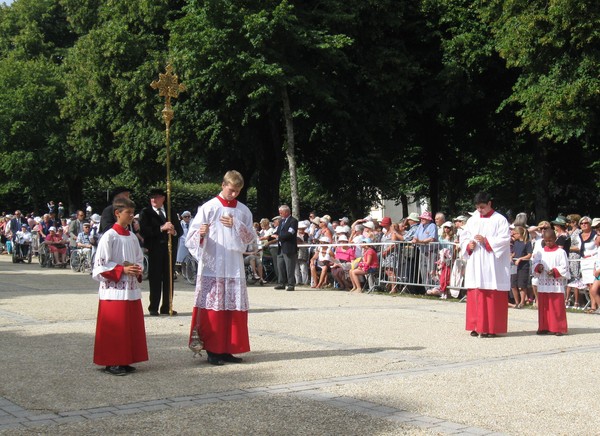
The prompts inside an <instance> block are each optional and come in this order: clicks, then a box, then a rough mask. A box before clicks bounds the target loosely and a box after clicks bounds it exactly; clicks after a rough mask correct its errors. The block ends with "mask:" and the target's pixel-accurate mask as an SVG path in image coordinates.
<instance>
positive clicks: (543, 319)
mask: <svg viewBox="0 0 600 436" xmlns="http://www.w3.org/2000/svg"><path fill="white" fill-rule="evenodd" d="M537 304H538V330H548V331H549V332H552V333H563V334H566V333H567V311H566V310H565V296H564V294H562V293H550V292H538V298H537Z"/></svg>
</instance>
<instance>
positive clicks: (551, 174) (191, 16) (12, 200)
mask: <svg viewBox="0 0 600 436" xmlns="http://www.w3.org/2000/svg"><path fill="white" fill-rule="evenodd" d="M599 19H600V5H597V4H596V3H595V2H592V1H589V0H588V1H585V0H552V1H540V0H534V1H525V0H509V1H504V0H502V1H501V0H491V1H488V2H480V1H474V0H452V1H449V0H418V1H406V0H399V1H398V0H396V1H392V0H380V1H375V0H362V1H361V0H347V1H342V0H327V1H313V0H308V1H298V0H267V1H261V2H258V1H253V0H241V1H232V0H130V1H127V2H122V1H116V0H15V1H14V3H12V4H11V5H9V6H4V5H0V59H1V60H2V62H0V158H1V159H0V174H1V176H2V178H1V180H0V205H1V206H0V207H1V208H2V209H7V208H8V209H13V208H17V207H20V208H24V209H26V210H27V209H28V208H30V209H31V210H34V209H39V208H41V207H42V206H43V205H45V204H46V202H47V201H48V200H49V199H54V200H55V201H57V200H62V201H63V202H65V201H66V202H68V205H69V209H70V210H75V209H77V208H80V207H82V206H83V204H84V202H86V201H90V202H92V203H93V204H94V205H95V208H96V209H99V208H101V207H102V206H103V205H104V203H105V202H106V190H107V189H110V187H112V186H115V185H121V184H126V185H128V186H131V187H132V188H133V189H134V191H135V192H136V194H137V195H138V198H140V199H143V198H144V197H143V195H144V194H145V192H146V191H147V190H148V188H149V187H151V186H153V185H159V184H164V179H165V159H166V156H165V147H164V125H163V123H162V118H161V110H162V107H163V102H162V101H161V99H160V98H159V97H158V95H157V93H156V92H155V91H154V90H153V89H152V88H151V87H150V83H151V82H152V81H153V80H155V79H156V78H157V77H158V74H159V72H162V71H164V68H165V65H166V64H167V63H168V62H170V63H171V64H172V65H173V67H174V70H175V72H176V73H177V74H178V75H179V79H180V81H181V82H183V83H185V84H186V86H187V91H186V92H185V93H182V94H181V95H180V96H179V98H178V99H177V101H176V102H174V109H175V119H174V121H173V124H172V129H171V140H172V142H171V143H172V153H171V154H172V163H171V168H172V179H174V181H175V185H176V186H177V189H178V194H177V195H175V196H174V201H175V202H176V204H174V207H175V208H176V209H178V208H179V209H182V208H190V207H192V206H193V204H194V201H196V202H200V201H202V200H204V199H205V198H204V197H205V196H206V189H208V188H202V187H201V186H202V185H201V184H203V183H215V182H219V180H220V177H221V176H222V174H223V173H224V172H225V171H226V170H228V169H237V170H239V171H240V172H241V173H242V174H243V175H244V177H245V178H246V181H247V182H246V185H247V187H248V188H251V189H249V190H245V191H244V193H243V196H244V197H245V199H250V198H249V197H251V199H250V202H251V204H252V205H253V209H254V210H253V211H254V212H255V213H256V214H257V216H259V217H260V216H270V215H271V214H272V213H273V212H274V211H275V210H276V208H277V205H278V204H280V203H282V202H285V203H292V201H293V200H292V198H296V199H297V202H298V204H297V206H295V207H296V208H297V209H298V210H297V211H296V210H295V213H297V214H299V215H305V214H306V212H307V211H308V210H312V209H318V210H324V211H327V212H330V213H332V214H335V213H343V214H351V215H353V216H361V215H362V214H364V213H365V212H366V211H367V210H368V209H369V207H370V206H371V204H372V203H373V202H374V201H376V200H377V199H378V198H381V197H383V198H386V199H393V200H396V201H398V202H402V203H403V204H404V205H406V202H407V198H409V197H410V198H415V197H416V198H424V199H427V200H428V201H429V203H430V205H431V209H432V210H433V211H437V210H442V211H445V212H447V213H449V214H457V213H462V212H464V211H466V210H469V209H470V208H471V207H472V205H471V204H470V203H471V198H472V196H473V193H475V192H476V191H479V190H487V191H489V192H491V193H492V195H493V196H494V197H495V199H496V201H497V203H498V204H499V205H501V207H502V209H503V210H504V211H506V212H507V213H516V212H519V211H528V212H532V213H535V215H536V217H539V219H541V218H548V217H552V216H553V215H556V214H558V213H569V212H572V211H579V212H584V213H588V214H594V213H596V212H600V210H598V206H597V204H598V193H597V192H598V187H599V186H600V180H599V177H598V176H597V175H596V172H595V171H596V169H597V167H598V165H599V162H600V160H599V159H598V158H597V155H598V154H597V145H596V144H597V142H598V127H597V124H598V123H597V118H598V108H599V104H598V103H599V96H600V93H599V90H600V83H599V81H600V78H599V76H598V72H597V71H598V70H599V66H600V58H599V50H600V49H599V48H598V47H600V45H599V44H598V38H599V37H598V32H597V28H598V24H599V22H598V21H599ZM206 186H214V185H206ZM194 192H196V193H197V194H196V196H194V194H193V193H194ZM194 197H195V198H194Z"/></svg>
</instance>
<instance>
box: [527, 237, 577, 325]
mask: <svg viewBox="0 0 600 436" xmlns="http://www.w3.org/2000/svg"><path fill="white" fill-rule="evenodd" d="M542 237H543V238H544V248H541V249H540V250H538V251H536V252H535V253H534V255H533V258H532V266H533V274H534V275H535V276H536V277H537V278H538V285H537V288H538V331H537V334H538V335H546V334H554V335H557V336H561V335H564V334H566V333H567V311H566V310H565V287H566V286H567V281H568V280H569V278H570V277H571V275H570V274H569V257H568V256H567V253H566V252H565V250H563V249H562V248H561V247H559V246H558V245H556V234H555V233H554V230H545V231H544V233H543V235H542Z"/></svg>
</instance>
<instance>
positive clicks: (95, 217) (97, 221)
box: [90, 213, 100, 224]
mask: <svg viewBox="0 0 600 436" xmlns="http://www.w3.org/2000/svg"><path fill="white" fill-rule="evenodd" d="M90 219H91V220H92V222H94V223H96V224H98V223H99V222H100V215H98V214H97V213H95V214H93V215H92V216H91V217H90Z"/></svg>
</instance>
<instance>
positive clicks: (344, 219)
mask: <svg viewBox="0 0 600 436" xmlns="http://www.w3.org/2000/svg"><path fill="white" fill-rule="evenodd" d="M338 221H339V222H340V223H341V222H343V221H345V222H347V223H349V222H350V219H349V218H348V217H347V216H344V217H341V218H340V219H339V220H338Z"/></svg>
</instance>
